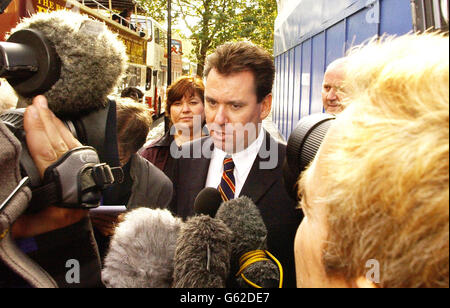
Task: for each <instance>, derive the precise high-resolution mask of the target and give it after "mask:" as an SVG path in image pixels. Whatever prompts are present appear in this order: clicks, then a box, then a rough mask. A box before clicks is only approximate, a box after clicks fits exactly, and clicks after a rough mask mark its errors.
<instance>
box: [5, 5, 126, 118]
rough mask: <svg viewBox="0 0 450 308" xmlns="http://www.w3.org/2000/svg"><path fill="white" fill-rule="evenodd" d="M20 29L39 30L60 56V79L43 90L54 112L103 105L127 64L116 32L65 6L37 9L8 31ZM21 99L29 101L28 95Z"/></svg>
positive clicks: (65, 113)
mask: <svg viewBox="0 0 450 308" xmlns="http://www.w3.org/2000/svg"><path fill="white" fill-rule="evenodd" d="M22 29H36V30H38V31H40V32H41V33H42V34H43V35H44V36H45V37H46V38H47V39H48V40H49V41H50V42H51V43H52V44H53V45H54V47H55V50H56V53H57V54H58V56H59V57H60V59H61V75H60V78H59V80H58V81H56V83H55V84H54V85H53V86H52V87H51V88H50V90H48V91H47V92H45V93H42V94H43V95H45V96H46V97H47V100H48V104H49V107H50V109H51V110H52V111H53V112H54V113H55V114H56V115H57V116H59V117H69V116H78V115H79V114H80V113H81V114H83V113H88V112H90V111H93V110H98V109H100V108H103V107H104V106H105V105H106V102H107V96H108V95H109V94H111V93H112V91H113V89H114V88H115V87H116V86H117V85H118V82H119V81H120V79H121V77H122V75H123V74H124V73H125V70H126V67H127V55H126V52H125V46H124V44H123V43H122V42H121V41H120V40H119V39H118V37H117V35H116V34H114V33H113V32H111V31H110V30H108V28H107V27H106V26H105V25H104V24H103V23H100V22H98V21H94V20H93V19H91V18H89V17H88V16H86V15H81V14H78V13H75V12H71V11H67V10H58V11H54V12H51V13H37V14H35V15H33V16H31V17H29V18H25V19H23V20H22V22H21V23H19V24H18V25H17V27H16V28H14V29H13V30H12V31H11V33H14V32H16V31H19V30H22ZM21 100H23V101H25V102H26V103H28V104H30V103H31V98H24V97H21Z"/></svg>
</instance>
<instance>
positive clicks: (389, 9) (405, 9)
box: [380, 0, 413, 35]
mask: <svg viewBox="0 0 450 308" xmlns="http://www.w3.org/2000/svg"><path fill="white" fill-rule="evenodd" d="M393 12H395V14H393ZM380 21H381V24H380V35H381V34H384V33H388V34H398V35H403V34H406V33H408V32H410V31H412V30H413V24H412V16H411V4H410V1H409V0H383V1H381V10H380Z"/></svg>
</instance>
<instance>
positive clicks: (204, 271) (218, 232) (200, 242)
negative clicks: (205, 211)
mask: <svg viewBox="0 0 450 308" xmlns="http://www.w3.org/2000/svg"><path fill="white" fill-rule="evenodd" d="M231 237H232V233H231V231H230V230H229V229H228V227H227V226H226V225H225V224H224V223H223V222H222V221H221V220H218V219H215V218H212V217H210V216H207V215H199V216H193V217H191V218H189V219H188V220H187V221H186V222H185V223H184V225H183V226H182V227H181V230H180V234H179V236H178V239H177V249H176V252H175V265H174V274H173V277H174V287H175V288H224V287H225V286H226V281H227V278H228V275H229V271H230V254H231Z"/></svg>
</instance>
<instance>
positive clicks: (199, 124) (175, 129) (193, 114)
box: [140, 76, 205, 182]
mask: <svg viewBox="0 0 450 308" xmlns="http://www.w3.org/2000/svg"><path fill="white" fill-rule="evenodd" d="M204 91H205V87H204V85H203V81H202V80H201V79H200V78H199V77H187V76H183V77H180V78H179V79H178V80H177V81H176V82H175V83H173V84H172V85H171V86H170V87H169V88H168V89H167V106H166V117H167V118H168V119H169V121H170V124H169V127H170V129H169V130H168V131H167V132H166V134H165V135H164V136H163V137H162V138H160V139H159V140H157V141H155V142H154V143H152V144H150V145H149V146H147V147H145V148H144V149H143V150H142V151H141V152H140V154H141V155H142V156H143V157H144V158H146V159H148V160H149V161H150V162H152V163H153V164H154V165H156V166H157V167H158V168H159V169H161V170H162V171H163V172H164V173H165V174H166V175H167V176H168V177H169V178H170V179H171V180H172V182H173V180H174V173H175V159H174V158H173V157H172V156H171V155H170V145H171V144H172V143H173V142H175V143H176V145H177V146H178V147H179V146H181V145H182V144H183V143H185V142H189V141H192V140H194V139H197V138H200V137H202V135H203V130H202V128H203V125H204V122H205V113H204V105H203V99H204Z"/></svg>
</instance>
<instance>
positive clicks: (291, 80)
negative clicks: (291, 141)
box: [286, 49, 296, 136]
mask: <svg viewBox="0 0 450 308" xmlns="http://www.w3.org/2000/svg"><path fill="white" fill-rule="evenodd" d="M295 70H296V66H295V49H291V50H289V92H288V93H289V100H288V102H289V103H288V125H287V134H286V136H289V135H290V134H291V131H292V115H293V108H294V81H295V80H294V79H295Z"/></svg>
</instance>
